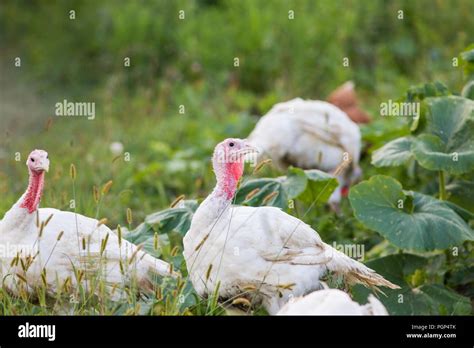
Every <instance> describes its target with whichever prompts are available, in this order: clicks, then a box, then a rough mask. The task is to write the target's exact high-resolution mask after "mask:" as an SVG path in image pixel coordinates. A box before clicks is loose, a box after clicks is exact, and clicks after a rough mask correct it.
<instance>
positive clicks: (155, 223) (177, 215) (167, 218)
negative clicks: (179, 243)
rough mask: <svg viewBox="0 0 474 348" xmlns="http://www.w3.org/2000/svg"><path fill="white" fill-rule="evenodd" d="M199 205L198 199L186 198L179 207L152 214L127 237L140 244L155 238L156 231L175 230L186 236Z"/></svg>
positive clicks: (167, 231) (166, 231)
mask: <svg viewBox="0 0 474 348" xmlns="http://www.w3.org/2000/svg"><path fill="white" fill-rule="evenodd" d="M197 207H198V203H197V201H195V200H185V201H182V202H180V203H179V205H178V206H177V207H174V208H168V209H165V210H162V211H159V212H156V213H153V214H150V215H148V216H147V217H146V218H145V221H144V222H143V223H141V224H140V225H138V227H137V228H135V229H134V230H133V231H130V232H129V233H127V234H126V236H125V238H126V239H127V240H128V241H130V242H132V243H135V244H139V243H143V242H146V241H147V240H149V239H150V238H153V237H154V235H155V232H158V233H159V234H165V233H169V232H171V231H175V232H178V233H179V234H181V235H182V236H184V235H185V234H186V232H187V231H188V230H189V227H190V226H191V220H192V218H193V214H194V212H195V211H196V209H197Z"/></svg>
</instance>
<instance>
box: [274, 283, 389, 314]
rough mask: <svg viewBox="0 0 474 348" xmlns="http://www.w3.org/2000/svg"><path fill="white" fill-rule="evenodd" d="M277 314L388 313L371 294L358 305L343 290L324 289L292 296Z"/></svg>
mask: <svg viewBox="0 0 474 348" xmlns="http://www.w3.org/2000/svg"><path fill="white" fill-rule="evenodd" d="M278 315H388V313H387V310H386V309H385V307H384V305H383V304H382V303H381V302H380V301H379V300H378V299H377V298H375V296H373V295H369V298H368V302H367V303H366V304H365V305H360V304H358V303H357V302H355V301H353V300H352V299H351V298H350V297H349V295H348V294H346V293H345V292H344V291H341V290H337V289H324V290H318V291H314V292H312V293H310V294H308V295H306V296H303V297H296V298H292V299H290V300H289V301H288V303H287V304H285V306H283V308H282V309H281V310H280V311H279V312H278Z"/></svg>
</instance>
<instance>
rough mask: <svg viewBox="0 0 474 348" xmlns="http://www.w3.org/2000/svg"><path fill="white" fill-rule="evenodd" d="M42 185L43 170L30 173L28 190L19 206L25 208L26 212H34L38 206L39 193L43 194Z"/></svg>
mask: <svg viewBox="0 0 474 348" xmlns="http://www.w3.org/2000/svg"><path fill="white" fill-rule="evenodd" d="M43 187H44V172H41V173H36V172H31V173H30V183H29V185H28V190H27V192H26V196H25V198H24V200H23V202H22V203H21V205H20V208H25V209H27V210H28V212H29V213H30V214H31V213H34V212H35V211H36V209H37V208H38V205H39V203H40V200H41V195H42V194H43Z"/></svg>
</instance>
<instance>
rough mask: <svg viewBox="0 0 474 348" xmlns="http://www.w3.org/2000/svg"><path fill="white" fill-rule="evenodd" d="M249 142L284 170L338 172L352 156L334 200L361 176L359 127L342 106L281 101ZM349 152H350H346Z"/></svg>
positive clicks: (263, 120) (301, 101)
mask: <svg viewBox="0 0 474 348" xmlns="http://www.w3.org/2000/svg"><path fill="white" fill-rule="evenodd" d="M248 139H249V141H250V142H251V143H252V144H253V145H254V146H256V147H257V148H258V149H259V152H260V156H268V157H270V158H271V159H272V161H273V162H274V163H275V164H276V166H277V167H278V168H279V169H281V170H284V169H286V168H287V167H288V166H289V165H292V166H295V167H300V168H303V169H320V170H322V171H325V172H334V171H335V170H336V168H338V166H340V165H341V164H342V163H344V161H346V162H345V163H348V162H347V159H349V158H350V160H351V161H352V163H351V165H350V166H348V167H347V169H346V170H345V171H343V172H342V173H341V174H340V175H339V177H338V179H339V183H340V186H339V188H338V189H337V190H336V191H335V192H334V193H333V195H332V197H331V199H330V202H331V203H339V201H340V199H341V189H342V187H343V186H348V185H350V184H351V182H352V181H354V180H355V179H357V178H358V177H359V176H360V175H361V170H360V167H359V158H360V151H361V135H360V129H359V126H358V125H357V124H356V123H354V122H353V121H352V120H351V119H350V118H349V117H348V116H347V114H346V113H345V112H343V111H342V110H341V109H339V108H338V107H336V106H334V105H332V104H330V103H327V102H324V101H314V100H303V99H300V98H296V99H292V100H290V101H287V102H284V103H279V104H276V105H275V106H273V108H272V109H271V110H270V111H269V112H268V113H267V114H266V115H264V116H263V117H262V118H261V119H260V120H259V121H258V123H257V125H256V126H255V129H254V130H253V131H252V133H251V134H250V135H249V138H248ZM345 153H347V155H345Z"/></svg>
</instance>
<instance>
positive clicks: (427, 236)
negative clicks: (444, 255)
mask: <svg viewBox="0 0 474 348" xmlns="http://www.w3.org/2000/svg"><path fill="white" fill-rule="evenodd" d="M349 200H350V203H351V205H352V208H353V209H354V214H355V216H356V218H357V219H358V220H360V221H362V222H363V223H364V224H365V225H366V226H367V227H369V228H371V229H373V230H375V231H377V232H378V233H380V234H381V235H383V236H384V237H385V238H387V239H388V240H389V241H390V242H392V243H393V244H395V245H397V246H398V247H400V248H407V249H412V250H423V251H424V250H434V249H446V248H448V247H450V246H453V245H459V244H461V243H462V242H464V241H466V240H474V231H473V230H472V229H471V228H470V227H469V226H468V225H467V224H466V222H465V221H464V220H463V219H462V218H461V217H460V216H459V215H458V214H456V212H454V211H453V210H452V209H451V208H450V207H449V206H448V205H447V204H446V203H445V202H443V201H440V200H437V199H435V198H433V197H430V196H427V195H424V194H421V193H417V192H407V191H404V190H403V188H402V185H401V184H400V183H399V182H398V181H396V180H395V179H393V178H391V177H388V176H383V175H377V176H373V177H372V178H370V180H368V181H363V182H361V183H359V184H358V185H355V186H354V187H352V189H351V191H350V194H349Z"/></svg>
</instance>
